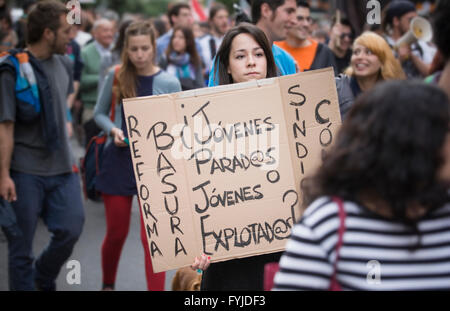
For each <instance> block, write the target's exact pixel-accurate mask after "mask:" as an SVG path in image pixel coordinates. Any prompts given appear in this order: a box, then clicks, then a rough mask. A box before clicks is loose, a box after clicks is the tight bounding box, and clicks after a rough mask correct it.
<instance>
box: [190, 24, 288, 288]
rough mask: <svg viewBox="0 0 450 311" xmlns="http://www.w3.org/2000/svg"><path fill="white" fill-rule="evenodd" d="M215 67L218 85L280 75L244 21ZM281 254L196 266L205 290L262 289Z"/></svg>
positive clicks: (261, 37) (265, 44) (259, 35)
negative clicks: (270, 267)
mask: <svg viewBox="0 0 450 311" xmlns="http://www.w3.org/2000/svg"><path fill="white" fill-rule="evenodd" d="M214 66H215V68H218V78H219V84H220V85H223V84H232V83H239V82H246V81H251V80H257V79H264V78H272V77H276V76H277V67H276V65H275V61H274V58H273V55H272V49H271V46H270V44H269V41H268V40H267V38H266V36H265V34H264V32H263V31H262V30H260V29H259V28H257V27H256V26H254V25H251V24H247V23H241V24H239V26H236V27H234V28H232V29H231V30H230V31H229V32H228V33H227V34H226V35H225V37H224V39H223V41H222V45H221V46H220V48H219V50H218V52H217V56H216V62H215V64H214ZM280 255H281V253H274V254H267V255H260V256H253V257H247V258H243V259H234V260H229V261H225V262H218V263H213V264H211V265H210V267H209V268H208V264H209V259H207V258H205V256H203V257H201V258H200V259H197V261H196V263H194V264H193V267H194V268H197V267H199V266H200V265H201V267H200V268H203V269H205V267H206V268H207V270H205V271H204V273H203V278H202V285H201V289H202V290H263V277H264V266H265V264H266V263H269V262H274V261H278V260H279V258H280Z"/></svg>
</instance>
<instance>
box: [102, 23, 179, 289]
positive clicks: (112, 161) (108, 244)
mask: <svg viewBox="0 0 450 311" xmlns="http://www.w3.org/2000/svg"><path fill="white" fill-rule="evenodd" d="M124 40H125V41H124V48H123V52H122V59H121V60H122V65H121V68H120V70H119V71H118V73H117V76H116V77H115V72H114V70H111V71H110V72H109V74H108V76H107V77H106V80H105V82H104V85H103V87H102V89H101V91H100V94H99V97H98V100H97V104H96V107H95V111H94V118H95V122H96V123H97V125H98V126H99V127H100V128H101V129H103V131H105V132H106V133H108V134H109V135H110V136H111V139H109V142H107V145H106V147H105V150H104V153H103V155H102V156H103V163H102V167H101V169H100V174H99V176H98V178H97V184H96V187H97V189H98V190H99V191H100V192H102V197H103V202H104V204H105V214H106V236H105V239H104V241H103V245H102V269H103V289H114V283H115V279H116V272H117V267H118V264H119V258H120V254H121V251H122V246H123V244H124V243H125V239H126V237H127V235H128V229H129V225H130V216H131V206H132V200H133V196H134V195H136V194H137V189H136V180H135V178H134V172H133V167H132V161H131V155H130V149H129V147H128V143H127V137H128V134H127V129H126V126H125V118H124V113H123V108H122V105H121V102H122V99H124V98H131V97H138V96H150V95H156V94H164V93H172V92H178V91H181V87H180V83H179V82H178V80H177V79H176V78H174V77H172V76H170V75H169V74H167V73H165V72H163V71H162V70H161V69H160V68H159V67H158V66H156V65H155V63H154V61H155V56H156V45H155V34H154V30H153V27H152V26H151V24H150V23H148V22H135V23H132V24H131V25H129V26H128V27H127V29H126V31H125V39H124ZM115 79H117V87H114V88H113V81H114V80H115ZM112 92H114V93H115V95H116V97H117V98H118V100H119V101H118V103H117V105H116V108H117V109H116V111H118V112H120V113H116V117H115V121H114V122H112V121H111V120H110V118H109V111H110V110H111V98H112ZM141 240H142V244H143V246H144V252H145V271H146V276H147V287H148V290H164V281H165V273H164V272H163V273H156V274H155V273H153V269H152V265H151V260H150V253H149V249H148V243H147V239H146V232H145V227H144V223H143V220H142V215H141Z"/></svg>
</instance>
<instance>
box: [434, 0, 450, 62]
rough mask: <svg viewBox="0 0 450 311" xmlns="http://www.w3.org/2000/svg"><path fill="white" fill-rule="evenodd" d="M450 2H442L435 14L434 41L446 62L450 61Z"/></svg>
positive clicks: (441, 0) (439, 3)
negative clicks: (449, 20)
mask: <svg viewBox="0 0 450 311" xmlns="http://www.w3.org/2000/svg"><path fill="white" fill-rule="evenodd" d="M449 17H450V1H448V0H446V1H444V0H440V1H439V2H438V4H437V6H436V9H435V11H434V13H433V18H432V20H433V31H434V41H435V42H436V45H437V47H438V49H439V51H441V53H442V55H443V56H444V59H445V61H448V60H450V36H449V33H450V24H449V22H448V19H449Z"/></svg>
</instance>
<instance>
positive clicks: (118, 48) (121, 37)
mask: <svg viewBox="0 0 450 311" xmlns="http://www.w3.org/2000/svg"><path fill="white" fill-rule="evenodd" d="M131 23H133V19H127V20H124V21H122V22H121V23H120V26H119V36H118V37H117V40H116V44H115V45H114V48H113V51H114V52H116V53H117V54H119V55H121V54H122V50H123V46H124V41H125V31H126V30H127V27H128V26H130V24H131Z"/></svg>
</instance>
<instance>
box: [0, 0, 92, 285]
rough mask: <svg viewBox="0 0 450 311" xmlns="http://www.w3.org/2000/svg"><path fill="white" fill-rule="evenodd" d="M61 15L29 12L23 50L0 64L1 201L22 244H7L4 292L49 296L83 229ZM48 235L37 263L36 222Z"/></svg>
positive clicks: (56, 7)
mask: <svg viewBox="0 0 450 311" xmlns="http://www.w3.org/2000/svg"><path fill="white" fill-rule="evenodd" d="M67 13H68V10H67V9H66V7H65V5H64V4H62V3H60V2H58V1H55V0H50V1H42V2H39V3H38V4H36V5H35V6H34V8H33V9H32V10H31V12H30V14H29V16H28V22H27V33H28V36H27V48H26V49H25V50H15V51H10V52H9V53H8V54H6V55H2V56H0V196H1V197H2V198H3V199H5V200H7V201H10V202H12V207H13V210H14V212H15V214H16V218H17V224H18V226H19V228H20V230H21V232H22V235H21V236H13V235H11V234H8V233H7V232H5V234H6V237H7V239H8V268H9V287H10V289H11V290H34V289H38V290H55V289H56V285H55V280H56V278H57V276H58V274H59V271H60V269H61V267H62V265H63V264H64V262H65V261H66V260H67V259H68V258H69V256H70V255H71V253H72V250H73V247H74V245H75V243H76V241H77V240H78V238H79V236H80V234H81V231H82V227H83V223H84V211H83V204H82V199H81V189H80V181H79V177H78V175H77V174H75V173H73V172H72V164H73V163H74V159H73V156H72V151H71V148H70V145H69V140H68V136H67V129H66V121H67V112H68V107H67V96H68V95H69V94H70V93H72V92H73V80H72V69H71V63H70V60H69V59H68V58H66V57H64V53H65V52H66V47H67V44H68V43H69V41H70V37H69V35H70V29H71V25H69V24H68V23H67V20H66V15H67ZM39 217H42V218H43V220H44V223H45V224H46V226H47V227H48V230H49V231H50V232H51V233H52V237H51V240H50V243H49V244H48V246H47V247H46V248H45V250H44V251H43V252H42V253H41V254H40V255H39V256H38V258H37V259H36V260H34V258H33V254H32V246H33V238H34V234H35V231H36V226H37V222H38V218H39Z"/></svg>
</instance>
